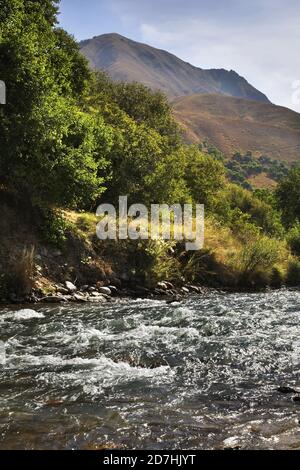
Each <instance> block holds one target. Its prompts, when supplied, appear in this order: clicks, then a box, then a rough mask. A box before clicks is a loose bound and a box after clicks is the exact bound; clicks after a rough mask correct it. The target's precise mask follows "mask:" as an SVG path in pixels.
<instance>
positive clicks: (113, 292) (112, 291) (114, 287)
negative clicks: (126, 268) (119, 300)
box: [108, 286, 118, 295]
mask: <svg viewBox="0 0 300 470" xmlns="http://www.w3.org/2000/svg"><path fill="white" fill-rule="evenodd" d="M108 288H109V289H110V291H111V293H112V294H113V295H117V294H118V289H117V288H116V286H108Z"/></svg>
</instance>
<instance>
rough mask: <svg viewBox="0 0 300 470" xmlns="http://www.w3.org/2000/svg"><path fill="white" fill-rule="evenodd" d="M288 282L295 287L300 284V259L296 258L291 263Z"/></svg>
mask: <svg viewBox="0 0 300 470" xmlns="http://www.w3.org/2000/svg"><path fill="white" fill-rule="evenodd" d="M286 282H287V284H288V285H289V286H293V287H296V286H299V285H300V261H298V260H296V259H294V260H292V261H291V262H290V263H289V266H288V270H287V278H286Z"/></svg>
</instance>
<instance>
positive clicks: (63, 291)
mask: <svg viewBox="0 0 300 470" xmlns="http://www.w3.org/2000/svg"><path fill="white" fill-rule="evenodd" d="M56 292H58V293H59V294H68V293H69V292H70V291H69V289H67V288H66V287H62V286H56Z"/></svg>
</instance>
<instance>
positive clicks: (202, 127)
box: [173, 94, 300, 163]
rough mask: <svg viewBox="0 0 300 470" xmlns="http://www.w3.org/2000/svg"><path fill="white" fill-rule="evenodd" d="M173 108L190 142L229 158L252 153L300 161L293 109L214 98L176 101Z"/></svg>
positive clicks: (299, 125)
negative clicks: (204, 143)
mask: <svg viewBox="0 0 300 470" xmlns="http://www.w3.org/2000/svg"><path fill="white" fill-rule="evenodd" d="M173 105H174V113H175V116H176V119H177V120H178V121H179V122H180V123H181V124H182V126H183V128H184V129H185V133H186V138H187V140H188V141H190V142H201V141H203V140H204V139H208V140H209V141H210V142H212V143H213V144H214V145H215V146H216V147H218V148H219V149H220V150H221V151H222V152H223V153H224V154H225V155H227V156H231V155H232V154H233V153H234V152H235V151H245V152H246V151H248V150H251V151H252V152H253V153H257V154H267V155H268V156H270V157H272V158H274V159H278V160H282V161H285V162H288V163H292V162H294V161H298V162H299V160H300V114H298V113H296V112H294V111H292V110H290V109H287V108H283V107H280V106H275V105H272V104H268V103H257V102H253V101H249V100H243V99H239V98H232V97H227V96H221V95H211V94H207V95H202V94H198V95H192V96H186V97H181V98H177V99H175V100H174V102H173Z"/></svg>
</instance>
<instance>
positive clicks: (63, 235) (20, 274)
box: [0, 198, 300, 304]
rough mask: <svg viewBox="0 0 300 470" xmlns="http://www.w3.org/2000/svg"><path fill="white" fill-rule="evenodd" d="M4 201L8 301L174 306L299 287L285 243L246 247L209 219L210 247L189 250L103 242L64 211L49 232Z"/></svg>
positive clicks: (2, 257)
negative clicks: (184, 300)
mask: <svg viewBox="0 0 300 470" xmlns="http://www.w3.org/2000/svg"><path fill="white" fill-rule="evenodd" d="M1 202H2V204H1V207H2V214H3V217H2V219H1V221H0V240H1V242H2V243H1V246H0V272H1V275H0V302H1V303H2V304H8V303H13V304H26V303H39V302H46V303H54V302H59V303H61V302H99V303H100V302H109V301H110V300H111V299H113V298H115V297H129V298H136V297H149V298H155V297H162V298H166V299H167V301H170V302H172V301H174V300H176V299H177V298H181V297H184V296H186V295H189V294H191V293H197V294H203V295H205V293H206V292H207V291H208V290H209V289H221V290H224V289H226V290H227V289H229V290H232V291H238V290H251V291H259V290H260V289H265V288H280V287H282V286H283V285H288V286H297V285H299V283H300V276H299V272H298V264H297V261H296V260H295V259H294V258H293V257H292V255H291V254H290V253H289V251H288V250H287V247H286V245H285V243H284V242H283V241H280V240H278V241H276V242H275V241H273V240H265V239H264V240H261V239H257V240H256V239H255V240H254V241H253V240H252V239H249V240H248V241H247V240H246V239H245V240H244V242H242V240H241V239H240V238H238V237H237V236H235V235H234V233H233V232H232V231H231V230H230V229H229V228H225V227H222V226H220V225H219V224H218V223H217V222H215V221H213V220H211V219H209V218H208V219H207V220H206V231H205V246H204V248H203V249H202V250H200V251H199V252H186V251H185V243H184V242H178V241H177V242H174V241H169V242H163V241H151V240H137V241H132V240H121V241H117V242H116V241H113V240H106V241H100V240H99V239H97V236H96V225H97V217H96V216H95V215H94V214H91V213H77V212H66V211H64V212H60V213H59V215H58V216H57V218H56V219H53V220H52V221H51V223H52V224H53V223H54V222H55V224H56V226H55V230H54V229H53V227H52V229H51V230H52V232H49V231H48V232H47V230H46V229H45V220H43V221H41V220H39V219H38V218H37V217H36V216H35V215H34V214H33V213H32V212H31V211H29V210H28V211H23V212H19V209H20V207H19V206H18V205H16V204H15V203H14V202H13V200H10V199H9V198H6V199H5V200H2V201H1ZM53 221H54V222H53ZM48 224H49V222H48ZM46 227H47V226H46ZM48 230H50V229H49V225H48ZM50 234H51V237H50ZM54 235H55V236H54ZM264 243H265V245H264ZM292 268H293V269H294V271H293V269H292Z"/></svg>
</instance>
